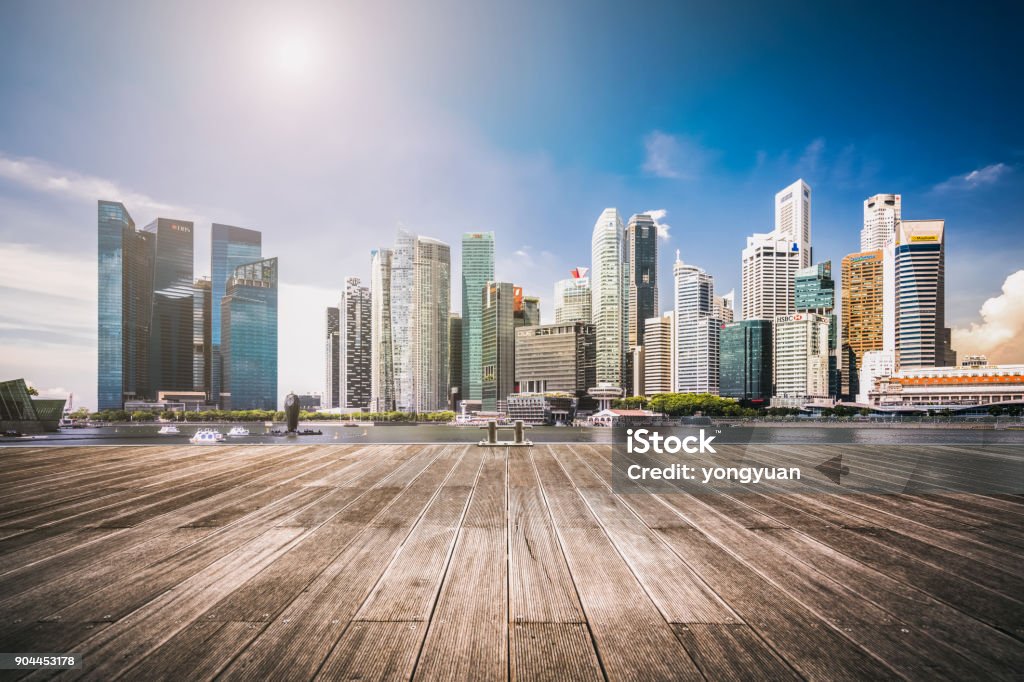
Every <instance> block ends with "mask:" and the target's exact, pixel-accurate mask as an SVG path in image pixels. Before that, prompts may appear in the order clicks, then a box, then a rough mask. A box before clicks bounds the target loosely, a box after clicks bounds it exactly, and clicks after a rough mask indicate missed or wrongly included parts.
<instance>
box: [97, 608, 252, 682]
mask: <svg viewBox="0 0 1024 682" xmlns="http://www.w3.org/2000/svg"><path fill="white" fill-rule="evenodd" d="M262 629H263V625H262V624H261V623H244V622H222V621H206V620H196V621H193V622H192V623H191V624H190V625H189V626H188V627H186V628H185V629H183V630H181V631H179V632H178V633H177V634H175V635H174V636H173V637H171V638H170V639H168V640H167V641H166V642H164V643H163V644H161V645H160V646H159V647H157V648H156V649H155V650H154V651H152V652H150V653H149V654H147V655H145V656H143V657H141V658H139V659H137V661H135V662H133V661H129V662H127V664H126V665H125V667H124V668H122V669H121V670H119V671H118V672H117V677H118V678H119V679H133V680H167V681H168V682H171V681H173V680H181V679H184V678H187V679H189V680H210V679H213V678H214V677H215V676H216V675H217V673H219V672H220V671H221V670H223V669H224V668H225V667H226V666H227V665H228V663H230V662H231V659H232V656H233V655H234V653H235V652H236V651H238V650H239V649H242V648H243V647H245V645H246V644H248V643H249V642H251V641H252V640H253V639H255V638H256V637H257V636H258V635H259V633H260V632H261V631H262ZM133 663H137V665H132V664H133Z"/></svg>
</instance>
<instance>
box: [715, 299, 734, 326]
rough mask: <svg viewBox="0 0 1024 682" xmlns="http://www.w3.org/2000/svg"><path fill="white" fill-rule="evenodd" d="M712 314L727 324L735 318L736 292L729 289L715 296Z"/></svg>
mask: <svg viewBox="0 0 1024 682" xmlns="http://www.w3.org/2000/svg"><path fill="white" fill-rule="evenodd" d="M714 316H715V317H716V318H718V319H719V320H721V321H722V324H728V323H730V322H732V321H733V320H735V319H736V292H735V291H730V292H729V293H727V294H723V295H721V296H715V311H714Z"/></svg>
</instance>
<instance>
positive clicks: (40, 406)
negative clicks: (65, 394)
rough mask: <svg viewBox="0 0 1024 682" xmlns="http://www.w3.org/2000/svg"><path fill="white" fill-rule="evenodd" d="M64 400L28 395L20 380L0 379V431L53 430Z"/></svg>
mask: <svg viewBox="0 0 1024 682" xmlns="http://www.w3.org/2000/svg"><path fill="white" fill-rule="evenodd" d="M65 402H66V401H65V400H59V399H58V400H50V399H46V398H34V397H32V396H31V395H30V394H29V392H28V385H27V384H26V383H25V380H24V379H12V380H10V381H0V432H4V431H17V432H19V433H43V432H45V431H57V430H58V426H59V425H60V419H61V416H63V414H64V404H65Z"/></svg>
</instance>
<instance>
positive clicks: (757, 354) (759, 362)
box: [718, 320, 772, 405]
mask: <svg viewBox="0 0 1024 682" xmlns="http://www.w3.org/2000/svg"><path fill="white" fill-rule="evenodd" d="M720 353H721V355H720V358H721V360H720V363H721V364H720V369H719V373H718V374H719V376H718V392H719V395H721V396H723V397H726V398H736V399H737V400H745V401H750V402H751V403H753V404H755V405H763V404H767V403H768V401H769V400H771V397H772V323H771V321H770V320H742V321H740V322H732V323H729V324H726V325H724V326H723V327H722V335H721V342H720Z"/></svg>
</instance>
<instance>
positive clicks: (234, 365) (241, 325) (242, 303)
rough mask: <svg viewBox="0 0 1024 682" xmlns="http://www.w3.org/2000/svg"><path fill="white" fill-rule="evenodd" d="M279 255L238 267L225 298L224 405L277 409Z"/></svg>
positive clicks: (255, 408) (228, 284) (222, 351)
mask: <svg viewBox="0 0 1024 682" xmlns="http://www.w3.org/2000/svg"><path fill="white" fill-rule="evenodd" d="M277 273H278V271H277V259H276V258H266V259H263V260H258V261H256V262H254V263H246V264H245V265H239V266H238V267H237V268H235V270H234V272H233V273H232V274H231V277H229V278H228V281H227V289H226V290H225V294H224V298H223V299H221V305H220V309H221V357H222V358H223V370H224V388H225V389H226V391H225V398H226V400H225V408H224V409H228V410H275V409H277V282H278V274H277Z"/></svg>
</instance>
